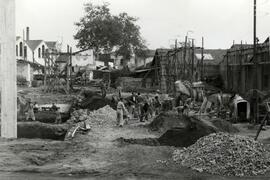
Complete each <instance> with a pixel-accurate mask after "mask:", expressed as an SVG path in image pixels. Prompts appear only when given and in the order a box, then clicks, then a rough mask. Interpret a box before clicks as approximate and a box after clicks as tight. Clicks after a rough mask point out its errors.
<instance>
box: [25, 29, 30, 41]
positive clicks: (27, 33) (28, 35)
mask: <svg viewBox="0 0 270 180" xmlns="http://www.w3.org/2000/svg"><path fill="white" fill-rule="evenodd" d="M29 40H30V29H29V27H26V41H29Z"/></svg>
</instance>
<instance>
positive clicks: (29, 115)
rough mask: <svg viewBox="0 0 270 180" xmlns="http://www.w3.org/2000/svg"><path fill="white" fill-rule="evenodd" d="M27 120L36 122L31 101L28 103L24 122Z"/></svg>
mask: <svg viewBox="0 0 270 180" xmlns="http://www.w3.org/2000/svg"><path fill="white" fill-rule="evenodd" d="M29 119H31V120H32V121H35V120H36V117H35V113H34V104H33V103H32V101H31V100H30V101H29V102H28V107H27V116H26V121H28V120H29Z"/></svg>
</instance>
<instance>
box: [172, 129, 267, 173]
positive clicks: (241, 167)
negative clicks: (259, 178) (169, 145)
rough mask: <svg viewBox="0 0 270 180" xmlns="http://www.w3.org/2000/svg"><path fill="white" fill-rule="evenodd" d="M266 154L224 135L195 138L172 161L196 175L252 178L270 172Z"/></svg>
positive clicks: (253, 143)
mask: <svg viewBox="0 0 270 180" xmlns="http://www.w3.org/2000/svg"><path fill="white" fill-rule="evenodd" d="M269 158H270V152H269V151H266V150H265V149H264V146H263V145H262V144H261V143H259V142H257V141H254V140H253V139H251V138H248V137H242V136H237V135H230V134H225V133H218V134H211V135H209V136H206V137H203V138H201V139H199V140H198V141H197V142H196V143H195V144H194V145H192V146H190V147H188V148H187V149H185V148H184V149H182V150H176V151H175V152H174V153H173V160H174V161H175V162H177V163H180V164H181V165H183V166H186V167H190V168H192V169H194V170H197V171H199V172H208V173H211V174H218V175H226V176H254V175H258V174H264V173H265V172H266V171H268V170H270V159H269Z"/></svg>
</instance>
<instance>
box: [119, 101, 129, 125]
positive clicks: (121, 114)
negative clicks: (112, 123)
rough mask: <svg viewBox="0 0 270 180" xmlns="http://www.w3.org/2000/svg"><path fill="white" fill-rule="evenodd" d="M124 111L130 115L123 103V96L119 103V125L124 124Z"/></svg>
mask: <svg viewBox="0 0 270 180" xmlns="http://www.w3.org/2000/svg"><path fill="white" fill-rule="evenodd" d="M124 113H126V114H127V115H128V111H127V109H126V107H125V105H124V103H123V98H122V97H121V98H120V100H119V101H118V103H117V125H118V126H119V127H123V126H124V123H125V121H124Z"/></svg>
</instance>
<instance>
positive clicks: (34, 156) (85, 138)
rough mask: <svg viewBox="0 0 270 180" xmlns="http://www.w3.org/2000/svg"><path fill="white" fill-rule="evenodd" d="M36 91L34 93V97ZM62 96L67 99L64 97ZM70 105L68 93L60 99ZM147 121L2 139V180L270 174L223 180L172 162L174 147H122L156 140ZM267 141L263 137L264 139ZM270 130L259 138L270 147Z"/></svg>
mask: <svg viewBox="0 0 270 180" xmlns="http://www.w3.org/2000/svg"><path fill="white" fill-rule="evenodd" d="M32 92H33V90H26V91H25V90H23V93H24V94H26V95H29V96H31V97H34V99H36V100H37V101H39V102H40V103H47V102H50V101H51V100H54V98H55V97H54V96H56V95H50V94H45V95H42V96H40V95H39V93H40V92H39V91H38V90H37V91H36V93H32ZM31 93H32V95H31ZM33 95H34V96H33ZM62 98H63V99H62ZM57 99H58V101H61V102H66V101H69V99H67V98H66V95H61V96H60V98H59V96H57ZM237 127H238V128H242V129H241V133H240V134H242V135H249V136H252V135H253V134H254V132H256V130H254V129H249V128H248V125H237ZM160 135H161V134H160V133H158V132H152V131H149V129H148V128H147V127H146V124H145V123H144V124H143V123H138V121H137V120H132V121H131V122H129V124H128V125H126V126H124V127H123V128H119V127H116V126H113V127H95V128H94V129H92V130H91V131H90V132H89V133H88V134H86V135H80V134H78V135H77V136H76V137H75V138H74V139H73V140H71V141H53V140H44V139H16V140H6V139H0V180H1V179H9V180H21V179H25V180H58V179H59V180H62V179H67V180H71V179H82V180H86V179H117V180H118V179H128V180H133V179H134V180H137V179H151V180H152V179H153V180H156V179H177V180H179V179H185V180H217V179H220V180H246V179H248V180H251V179H252V180H253V179H255V180H267V179H270V173H268V174H266V175H265V176H258V177H243V178H237V177H221V176H214V175H209V174H206V173H198V172H195V171H192V170H190V169H187V168H184V167H181V166H180V165H178V164H175V163H174V162H172V152H173V151H174V150H175V149H176V148H175V147H168V146H145V145H138V144H124V143H120V142H119V141H116V140H117V139H118V138H121V137H122V138H125V139H129V138H134V139H143V138H158V137H159V136H160ZM262 138H263V139H262ZM269 139H270V130H269V129H268V130H267V131H264V132H263V134H262V136H261V140H263V141H264V142H266V143H269V144H270V140H269Z"/></svg>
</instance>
